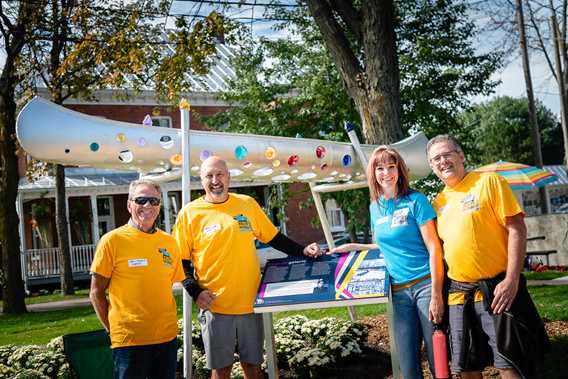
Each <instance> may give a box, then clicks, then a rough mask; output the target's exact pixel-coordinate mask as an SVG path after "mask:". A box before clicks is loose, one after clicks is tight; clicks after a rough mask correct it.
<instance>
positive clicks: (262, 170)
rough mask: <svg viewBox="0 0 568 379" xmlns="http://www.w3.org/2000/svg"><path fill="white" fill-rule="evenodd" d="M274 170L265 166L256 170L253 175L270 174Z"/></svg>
mask: <svg viewBox="0 0 568 379" xmlns="http://www.w3.org/2000/svg"><path fill="white" fill-rule="evenodd" d="M273 172H274V170H272V169H271V168H270V167H263V168H259V169H258V170H255V171H254V172H253V173H252V174H253V176H268V175H270V174H272V173H273Z"/></svg>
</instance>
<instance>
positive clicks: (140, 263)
mask: <svg viewBox="0 0 568 379" xmlns="http://www.w3.org/2000/svg"><path fill="white" fill-rule="evenodd" d="M144 266H148V259H146V258H139V259H129V260H128V267H144Z"/></svg>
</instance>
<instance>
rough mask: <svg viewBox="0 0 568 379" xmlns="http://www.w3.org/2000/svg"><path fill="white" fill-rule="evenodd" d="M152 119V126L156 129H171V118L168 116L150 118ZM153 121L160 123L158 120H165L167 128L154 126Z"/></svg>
mask: <svg viewBox="0 0 568 379" xmlns="http://www.w3.org/2000/svg"><path fill="white" fill-rule="evenodd" d="M151 117H152V126H154V127H156V128H172V127H173V124H172V118H171V117H170V116H151ZM154 120H155V121H158V123H159V122H160V120H167V121H168V126H161V125H154Z"/></svg>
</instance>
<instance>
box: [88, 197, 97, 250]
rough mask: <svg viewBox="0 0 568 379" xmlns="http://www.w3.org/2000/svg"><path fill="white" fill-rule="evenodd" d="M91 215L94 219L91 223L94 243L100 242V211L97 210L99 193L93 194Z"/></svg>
mask: <svg viewBox="0 0 568 379" xmlns="http://www.w3.org/2000/svg"><path fill="white" fill-rule="evenodd" d="M90 197H91V215H92V216H93V220H92V223H91V233H92V235H93V244H95V245H96V244H97V242H99V212H98V210H97V195H91V196H90Z"/></svg>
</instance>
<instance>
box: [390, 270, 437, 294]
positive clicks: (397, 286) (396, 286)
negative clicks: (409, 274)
mask: <svg viewBox="0 0 568 379" xmlns="http://www.w3.org/2000/svg"><path fill="white" fill-rule="evenodd" d="M426 279H430V274H428V275H425V276H422V277H420V278H417V279H414V280H411V281H410V282H406V283H400V284H394V283H393V284H391V288H392V290H393V291H400V290H403V289H405V288H410V287H412V286H413V285H415V284H418V283H420V282H423V281H425V280H426Z"/></svg>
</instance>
